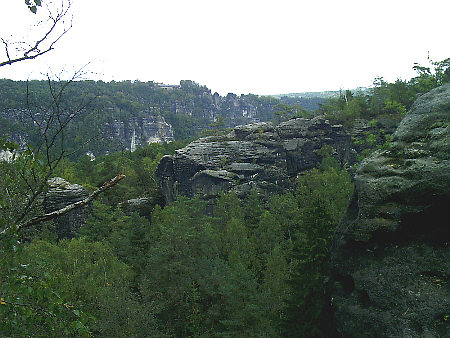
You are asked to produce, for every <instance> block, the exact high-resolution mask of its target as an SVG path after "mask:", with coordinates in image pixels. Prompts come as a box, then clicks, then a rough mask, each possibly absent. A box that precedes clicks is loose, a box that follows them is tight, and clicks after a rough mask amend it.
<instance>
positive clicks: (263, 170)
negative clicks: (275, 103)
mask: <svg viewBox="0 0 450 338" xmlns="http://www.w3.org/2000/svg"><path fill="white" fill-rule="evenodd" d="M324 146H329V147H330V149H332V151H333V155H334V156H335V157H336V158H337V159H338V160H339V161H340V162H342V163H352V162H353V160H354V154H353V153H352V151H351V138H350V136H349V135H348V134H347V133H346V132H345V131H344V129H343V127H342V126H340V125H335V126H332V125H331V124H330V123H329V122H328V121H327V120H324V119H323V118H320V117H316V118H313V119H303V118H298V119H292V120H289V121H287V122H284V123H281V124H279V125H277V126H275V125H273V124H272V123H271V122H261V123H255V124H250V125H244V126H238V127H235V128H234V129H233V130H232V131H231V132H230V133H229V134H228V135H225V136H211V137H206V138H201V139H199V140H197V141H194V142H192V143H191V144H189V145H188V146H186V147H185V148H183V149H179V150H177V152H176V154H175V155H174V156H164V157H163V158H162V159H161V161H160V163H159V165H158V168H157V176H158V178H159V181H160V186H161V190H162V192H163V195H164V197H165V199H166V201H167V202H170V201H173V200H174V198H175V196H176V194H181V195H184V196H189V197H192V196H194V195H200V196H203V197H215V196H217V195H218V194H219V193H220V192H222V191H228V190H235V191H236V192H238V193H245V192H246V191H248V190H250V189H251V188H257V189H260V190H261V191H262V192H268V193H273V192H283V191H285V190H286V189H287V188H289V187H291V178H292V177H295V176H296V175H297V174H298V173H300V172H302V171H304V170H308V169H311V168H313V167H315V166H316V165H317V164H318V162H319V161H320V160H321V155H320V151H319V150H320V149H322V148H323V147H324Z"/></svg>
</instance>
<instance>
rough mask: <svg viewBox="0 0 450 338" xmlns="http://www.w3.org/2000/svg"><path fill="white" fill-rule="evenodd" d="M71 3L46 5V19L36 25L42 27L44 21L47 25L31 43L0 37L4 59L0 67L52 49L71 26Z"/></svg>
mask: <svg viewBox="0 0 450 338" xmlns="http://www.w3.org/2000/svg"><path fill="white" fill-rule="evenodd" d="M71 5H72V3H71V0H61V5H60V6H59V7H58V8H56V9H52V8H50V6H47V10H48V17H47V20H46V21H42V22H40V23H38V26H41V27H42V26H44V25H45V24H46V23H49V26H48V27H47V28H46V29H45V30H44V32H43V33H42V35H41V37H40V38H38V39H36V41H34V42H33V43H29V42H25V41H21V42H14V43H13V42H9V41H8V40H6V39H5V38H1V41H2V43H3V47H4V53H5V56H6V60H4V61H1V60H0V67H3V66H6V65H12V64H14V63H16V62H21V61H24V60H32V59H35V58H37V57H39V56H41V55H44V54H46V53H48V52H50V51H51V50H53V49H54V47H55V44H56V43H57V42H58V41H59V40H60V39H61V38H62V37H63V36H64V35H65V34H66V33H67V32H68V31H69V30H70V29H71V28H72V19H73V17H72V16H71V15H70V8H71ZM66 19H68V20H66ZM15 46H18V47H15Z"/></svg>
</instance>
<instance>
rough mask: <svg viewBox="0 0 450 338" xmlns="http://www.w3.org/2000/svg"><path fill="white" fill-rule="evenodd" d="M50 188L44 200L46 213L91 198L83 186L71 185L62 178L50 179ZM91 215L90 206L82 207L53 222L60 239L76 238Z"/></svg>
mask: <svg viewBox="0 0 450 338" xmlns="http://www.w3.org/2000/svg"><path fill="white" fill-rule="evenodd" d="M48 186H49V189H48V192H47V194H46V196H45V198H44V208H45V211H46V212H52V211H56V210H59V209H62V208H64V207H65V206H67V205H69V204H72V203H75V202H78V201H81V200H83V199H85V198H86V197H88V196H89V193H88V191H87V190H86V189H84V188H83V187H82V186H81V185H78V184H70V183H69V182H67V181H66V180H64V179H62V178H60V177H55V178H52V179H50V180H49V181H48ZM89 213H90V207H89V206H87V207H80V208H76V209H74V210H72V211H70V212H68V213H67V214H65V215H63V216H60V217H58V218H56V219H55V220H54V221H53V222H54V224H55V226H56V233H57V235H58V239H63V238H73V237H75V235H76V234H77V232H78V230H79V229H80V228H81V227H82V226H83V225H84V224H85V223H86V220H87V218H88V217H89Z"/></svg>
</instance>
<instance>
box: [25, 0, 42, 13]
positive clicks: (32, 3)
mask: <svg viewBox="0 0 450 338" xmlns="http://www.w3.org/2000/svg"><path fill="white" fill-rule="evenodd" d="M25 4H26V5H27V7H28V9H29V10H30V11H31V12H32V13H33V14H36V12H37V8H38V7H41V6H42V1H41V0H25Z"/></svg>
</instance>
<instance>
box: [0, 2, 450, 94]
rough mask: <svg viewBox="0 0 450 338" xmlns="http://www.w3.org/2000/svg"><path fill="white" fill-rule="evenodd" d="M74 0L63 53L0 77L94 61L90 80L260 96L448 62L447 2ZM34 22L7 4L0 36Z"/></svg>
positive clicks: (360, 82) (2, 71)
mask: <svg viewBox="0 0 450 338" xmlns="http://www.w3.org/2000/svg"><path fill="white" fill-rule="evenodd" d="M45 1H46V0H43V2H45ZM72 1H73V14H74V20H73V28H72V30H71V31H70V32H69V33H68V34H67V35H66V36H65V37H64V38H63V39H62V40H61V41H60V42H59V43H58V45H57V46H56V49H55V50H54V51H52V52H51V53H50V54H47V55H46V56H43V57H42V58H40V59H36V60H33V61H27V62H22V63H20V64H15V65H14V66H10V67H1V68H0V78H11V79H15V80H18V79H27V78H38V77H39V76H40V73H41V72H46V71H47V69H48V68H49V67H51V68H52V70H53V72H57V71H59V70H60V69H62V68H65V69H74V68H79V67H81V66H82V65H84V64H86V63H88V62H90V65H89V70H90V71H92V72H93V73H92V74H91V75H90V77H91V78H93V79H102V80H105V81H110V80H116V81H120V80H140V81H149V80H152V81H156V82H163V83H167V84H177V83H179V81H180V80H186V79H189V80H194V81H196V82H198V83H200V84H202V85H206V86H208V87H209V88H210V89H211V90H212V91H213V92H214V91H217V92H219V93H220V94H222V95H226V94H227V93H228V92H234V93H237V94H241V93H244V94H247V93H254V94H261V95H263V94H279V93H292V92H302V91H322V90H338V89H340V88H343V89H347V88H355V87H358V86H368V85H370V84H371V83H372V80H373V79H374V77H376V76H383V77H384V78H385V79H386V80H389V81H394V80H395V79H396V78H403V79H409V78H410V77H411V76H413V75H414V72H413V71H412V70H411V67H412V66H413V64H414V62H421V63H425V61H426V56H427V52H428V51H429V52H430V57H431V58H432V59H434V60H442V59H445V58H447V57H450V43H449V40H450V39H449V35H450V34H449V33H450V25H449V19H448V13H449V12H450V11H449V10H450V4H449V1H448V0H426V1H424V0H421V1H416V0H405V1H403V0H388V1H387V0H376V1H372V0H359V1H356V0H355V1H353V0H341V1H338V0H309V1H300V0H296V1H295V0H270V1H269V0H255V1H254V0H226V1H222V0H190V1H188V0H157V1H155V0H145V1H144V0H128V1H124V0H108V1H98V0H72ZM40 12H41V13H44V11H40ZM38 14H39V13H38ZM35 19H36V16H34V15H33V14H31V13H29V12H28V10H27V8H26V7H25V5H24V2H23V1H19V0H6V1H2V5H1V7H0V37H5V36H6V37H8V34H10V33H11V34H14V36H15V37H17V36H19V32H21V31H22V32H23V31H24V29H25V28H27V27H28V26H27V25H28V24H31V23H32V22H33V20H35ZM1 59H4V57H3V55H1V57H0V60H1Z"/></svg>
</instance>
